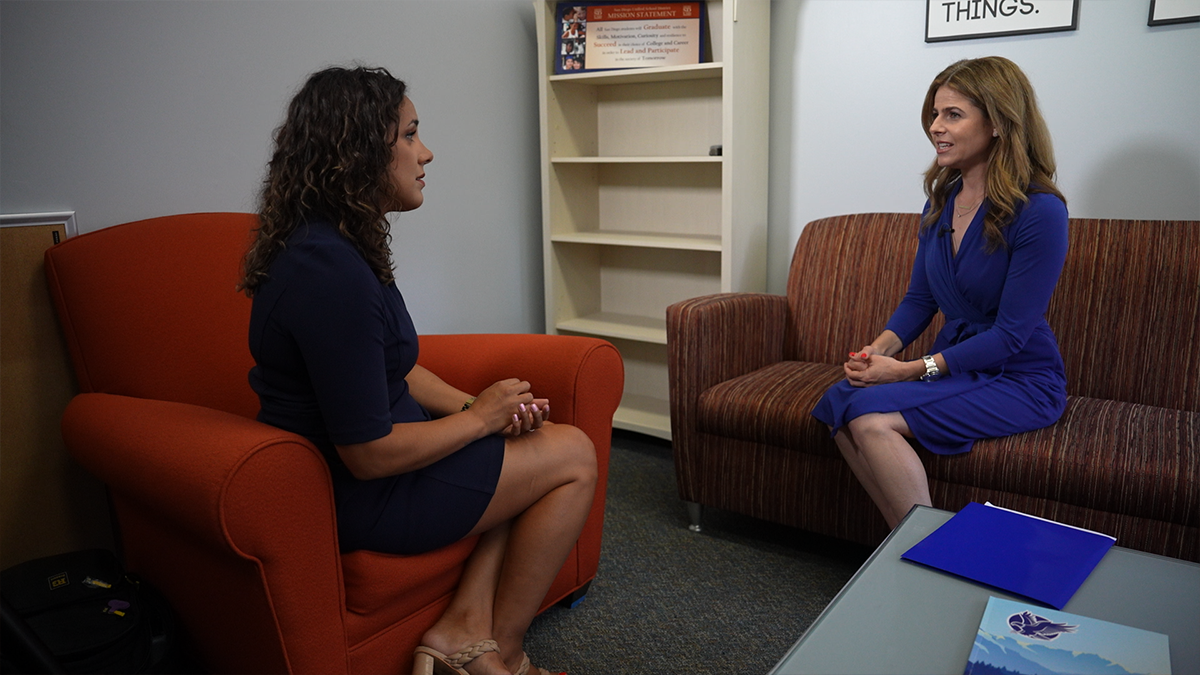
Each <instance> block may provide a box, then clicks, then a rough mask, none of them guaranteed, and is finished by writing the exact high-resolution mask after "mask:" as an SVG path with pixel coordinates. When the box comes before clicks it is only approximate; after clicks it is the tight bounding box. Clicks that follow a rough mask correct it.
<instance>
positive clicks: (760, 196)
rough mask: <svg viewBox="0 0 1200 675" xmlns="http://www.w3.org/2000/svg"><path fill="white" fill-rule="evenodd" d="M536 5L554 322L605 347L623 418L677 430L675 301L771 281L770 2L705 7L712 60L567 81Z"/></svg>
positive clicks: (547, 17) (548, 9)
mask: <svg viewBox="0 0 1200 675" xmlns="http://www.w3.org/2000/svg"><path fill="white" fill-rule="evenodd" d="M534 4H535V7H536V10H537V28H538V63H539V78H538V90H539V96H540V104H541V105H540V121H541V143H542V215H543V219H542V220H543V224H542V228H543V246H544V249H543V250H544V256H545V284H546V329H547V332H551V333H569V334H580V335H592V336H598V337H603V338H605V339H609V340H611V341H612V342H613V344H614V345H616V346H617V348H618V349H619V350H620V351H621V355H622V358H623V359H624V361H625V393H624V396H623V398H622V400H621V406H620V408H619V409H618V410H617V414H616V416H615V418H614V424H615V425H616V426H617V427H618V428H623V429H629V430H632V431H638V432H641V433H646V434H651V435H654V436H658V437H661V438H666V439H669V438H670V437H671V428H670V415H669V405H668V394H667V391H668V387H667V368H666V361H667V352H666V341H667V338H666V307H667V306H668V305H670V304H671V303H674V302H677V301H679V300H684V299H687V298H692V297H696V296H699V295H706V294H710V293H720V292H731V291H762V290H765V286H766V239H767V230H766V226H767V153H768V146H767V126H768V116H767V111H768V82H769V71H768V68H769V58H768V56H769V51H770V2H768V1H767V0H724V1H721V0H716V1H710V2H707V3H705V4H706V5H707V10H708V18H709V25H710V29H709V33H710V35H711V40H712V43H711V53H712V62H709V63H701V64H697V65H689V66H673V67H664V68H641V69H630V70H616V71H604V72H597V73H571V74H565V75H555V74H554V57H555V37H556V26H555V24H556V21H555V7H556V5H557V2H556V0H535V3H534ZM715 145H720V146H721V147H722V153H721V155H719V156H713V155H710V153H709V149H710V147H711V146H715Z"/></svg>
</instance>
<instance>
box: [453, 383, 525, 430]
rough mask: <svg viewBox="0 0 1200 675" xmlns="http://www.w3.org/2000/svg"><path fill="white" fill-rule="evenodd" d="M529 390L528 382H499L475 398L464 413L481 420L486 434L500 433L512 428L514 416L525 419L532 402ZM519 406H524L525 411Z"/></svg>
mask: <svg viewBox="0 0 1200 675" xmlns="http://www.w3.org/2000/svg"><path fill="white" fill-rule="evenodd" d="M529 389H530V385H529V383H528V382H526V381H524V380H519V379H517V378H515V377H511V378H509V379H507V380H501V381H499V382H497V383H495V384H493V385H492V386H490V387H488V388H487V389H484V390H483V392H482V393H480V394H479V396H476V397H475V402H474V403H472V404H471V407H470V408H468V409H467V410H466V412H467V413H473V414H475V415H476V416H477V417H478V418H479V419H481V420H482V421H483V423H484V428H485V429H486V431H487V433H488V434H498V433H501V432H503V431H506V430H508V429H510V428H511V427H512V426H513V421H514V416H516V418H517V419H518V420H524V419H526V413H527V411H528V410H529V406H530V405H531V404H532V403H533V401H534V398H533V394H531V393H529ZM521 406H525V410H522V409H521ZM539 426H540V425H539Z"/></svg>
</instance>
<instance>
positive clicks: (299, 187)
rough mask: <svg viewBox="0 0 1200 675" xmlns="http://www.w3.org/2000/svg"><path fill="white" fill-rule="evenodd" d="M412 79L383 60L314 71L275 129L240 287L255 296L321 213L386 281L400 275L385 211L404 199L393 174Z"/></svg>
mask: <svg viewBox="0 0 1200 675" xmlns="http://www.w3.org/2000/svg"><path fill="white" fill-rule="evenodd" d="M406 88H407V87H406V85H405V84H404V82H402V81H400V80H398V79H396V78H395V77H392V75H391V73H389V72H388V71H387V70H385V69H383V68H366V67H361V66H360V67H356V68H338V67H335V68H327V69H325V70H322V71H319V72H317V73H314V74H313V75H312V76H310V77H309V78H308V81H307V82H305V83H304V86H303V87H301V88H300V91H299V92H297V93H296V95H295V97H293V98H292V101H291V103H290V104H289V105H288V110H287V118H286V119H285V120H284V122H283V124H282V125H281V126H280V127H279V128H278V129H276V130H275V149H274V152H273V153H272V155H271V161H270V163H269V164H268V165H267V166H268V169H267V177H266V179H265V180H264V181H263V188H262V193H261V194H260V196H259V204H258V216H259V227H258V228H257V229H256V230H255V236H254V242H253V243H252V244H251V245H250V249H249V250H248V251H247V252H246V256H245V259H244V261H243V277H242V282H241V283H240V284H239V286H238V288H239V289H241V290H242V291H244V292H245V293H246V295H248V296H251V297H253V295H254V293H255V291H256V290H257V289H258V287H259V286H260V285H261V284H262V283H263V282H264V281H266V279H267V270H268V269H269V267H270V265H271V261H272V260H274V258H275V256H276V255H277V254H278V253H279V251H281V250H282V249H283V248H284V247H285V246H286V240H287V238H288V236H289V235H291V233H292V232H293V231H294V230H295V229H296V227H297V226H298V225H300V224H301V223H303V222H306V221H307V220H309V219H311V218H314V217H318V218H327V219H329V220H330V221H331V222H333V223H334V224H336V226H337V228H338V231H339V232H340V233H341V234H342V236H344V237H346V239H348V240H349V241H350V242H352V243H353V244H354V246H355V247H356V248H357V249H358V250H359V252H360V253H362V256H363V258H364V259H365V260H366V262H367V264H368V265H370V267H371V270H372V271H373V272H374V273H375V276H376V277H377V278H378V279H379V281H380V283H388V282H390V281H392V280H393V275H392V254H391V246H390V241H391V234H390V231H389V226H388V222H387V220H386V218H385V217H384V214H385V213H387V211H389V210H391V209H390V208H389V207H390V206H391V205H393V204H396V203H397V202H398V197H397V194H396V188H395V186H394V185H393V184H392V181H391V180H390V179H389V175H388V167H389V165H390V164H391V161H392V145H394V144H395V142H396V140H397V137H398V135H399V125H400V106H401V104H402V103H403V102H404V96H405V90H406Z"/></svg>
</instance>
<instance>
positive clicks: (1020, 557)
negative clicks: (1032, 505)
mask: <svg viewBox="0 0 1200 675" xmlns="http://www.w3.org/2000/svg"><path fill="white" fill-rule="evenodd" d="M1114 543H1116V539H1115V538H1113V537H1110V536H1108V535H1105V534H1099V533H1097V532H1091V531H1088V530H1082V529H1079V528H1076V527H1071V526H1069V525H1063V524H1061V523H1055V522H1053V521H1049V520H1043V519H1041V518H1036V517H1034V516H1030V515H1026V514H1024V513H1018V512H1016V511H1010V510H1008V509H1002V508H999V507H995V506H992V505H990V504H988V505H984V504H978V503H975V502H971V503H970V504H967V505H966V506H965V507H964V508H963V510H961V511H959V512H958V513H957V514H956V515H955V516H954V517H952V518H951V519H950V520H948V521H946V523H945V524H943V525H942V526H941V527H939V528H938V529H936V530H934V531H933V532H931V533H930V534H929V536H927V537H925V538H924V539H922V540H921V541H920V542H918V543H917V545H916V546H913V547H912V548H910V549H908V550H907V551H905V552H904V553H903V554H902V555H901V556H900V557H901V558H904V559H906V560H911V561H913V562H916V563H920V564H922V565H928V566H930V567H935V568H937V569H940V570H945V571H946V572H950V573H952V574H957V575H958V576H961V577H966V578H967V579H972V580H974V581H978V582H981V583H984V584H988V585H989V586H995V587H996V588H999V589H1001V590H1005V591H1008V592H1010V593H1015V594H1017V595H1023V596H1025V597H1027V598H1031V599H1033V600H1037V601H1038V602H1044V603H1046V604H1048V605H1050V606H1051V607H1054V608H1055V609H1062V608H1063V607H1064V606H1066V604H1067V601H1068V600H1070V599H1071V596H1072V595H1074V594H1075V591H1077V590H1079V586H1080V585H1081V584H1083V581H1084V579H1087V577H1088V575H1089V574H1091V573H1092V570H1093V569H1094V568H1095V567H1096V564H1097V563H1099V562H1100V559H1101V558H1103V557H1104V554H1105V553H1107V552H1108V549H1110V548H1112V545H1113V544H1114Z"/></svg>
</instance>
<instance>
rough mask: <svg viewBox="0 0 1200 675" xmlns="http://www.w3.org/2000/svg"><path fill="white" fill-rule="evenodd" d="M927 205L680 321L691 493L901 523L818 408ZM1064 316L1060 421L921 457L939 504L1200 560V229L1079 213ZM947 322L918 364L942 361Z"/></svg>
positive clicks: (908, 258)
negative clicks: (1031, 517)
mask: <svg viewBox="0 0 1200 675" xmlns="http://www.w3.org/2000/svg"><path fill="white" fill-rule="evenodd" d="M917 227H918V216H917V215H916V214H856V215H850V216H841V217H836V218H826V219H823V220H818V221H815V222H813V223H810V224H809V225H808V226H807V227H806V228H805V229H804V232H803V233H802V234H801V236H800V240H799V242H798V243H797V244H796V251H795V255H794V257H793V259H792V267H791V273H790V275H789V278H788V285H787V296H786V297H783V296H776V295H767V294H754V293H733V294H721V295H712V296H706V297H701V298H695V299H692V300H686V301H684V302H680V303H677V304H675V305H672V306H671V307H670V308H668V310H667V343H668V352H669V372H670V383H671V384H670V386H671V390H670V392H671V425H672V434H673V444H674V453H675V467H676V473H677V479H678V483H679V495H680V497H681V498H682V499H683V500H684V501H685V502H687V503H688V504H689V507H690V508H689V510H690V511H691V513H692V518H693V521H694V522H695V524H696V525H698V524H699V515H700V506H698V505H705V506H711V507H716V508H720V509H725V510H729V511H734V512H737V513H742V514H747V515H751V516H754V517H757V518H762V519H765V520H769V521H773V522H777V523H783V524H787V525H792V526H795V527H799V528H803V529H805V530H810V531H813V532H818V533H821V534H826V535H831V536H834V537H838V538H842V539H848V540H852V541H857V542H861V543H864V544H870V545H874V544H876V543H878V542H879V541H881V540H882V539H883V537H884V536H885V535H886V534H887V526H886V525H885V523H884V521H883V518H882V517H881V516H880V515H879V513H878V512H877V511H876V509H875V507H874V506H873V505H872V503H871V501H870V499H869V498H868V497H867V494H866V493H865V492H864V491H863V489H862V488H861V487H860V486H859V485H858V483H857V481H856V480H855V478H854V476H853V475H852V474H851V472H850V470H849V468H848V467H847V466H846V464H845V462H844V461H843V460H842V458H841V456H840V455H839V454H838V451H837V448H836V446H835V445H834V443H833V441H832V439H830V437H829V432H828V430H827V429H826V428H825V427H824V425H822V424H820V423H819V422H817V421H816V420H814V419H813V418H812V417H811V416H810V415H809V411H810V410H812V407H813V405H814V404H815V403H816V402H817V400H818V399H819V398H820V396H821V394H822V393H823V392H824V390H825V389H826V388H827V387H828V386H829V385H831V384H833V383H834V382H835V381H837V380H838V379H840V378H841V377H842V370H841V365H840V364H841V363H842V361H843V360H844V358H845V355H846V353H847V352H848V351H849V350H851V349H854V348H856V347H859V346H861V345H862V344H865V343H866V342H867V341H870V340H871V339H873V338H874V337H875V335H877V334H878V332H879V330H880V329H881V328H882V326H883V325H884V324H885V323H886V321H887V318H888V316H889V315H890V313H891V311H892V310H893V309H894V308H895V306H896V305H897V304H898V303H899V301H900V299H901V297H902V296H903V294H904V291H905V288H906V287H907V284H908V276H909V272H910V266H911V264H912V258H913V255H914V254H915V250H916V232H917ZM1047 317H1048V320H1049V322H1050V325H1051V327H1053V329H1054V332H1055V334H1056V335H1057V336H1058V340H1059V344H1060V348H1061V350H1062V353H1063V357H1064V359H1065V361H1066V367H1067V381H1068V393H1069V394H1070V398H1069V402H1068V405H1067V410H1066V412H1065V413H1064V415H1063V417H1062V419H1061V420H1059V422H1058V423H1057V424H1055V425H1053V426H1051V427H1047V428H1045V429H1040V430H1038V431H1033V432H1029V433H1025V434H1020V435H1017V436H1012V437H1009V438H1000V439H989V440H985V441H981V442H979V443H977V444H976V445H975V449H974V450H973V451H972V452H970V453H968V454H966V455H961V456H954V457H940V456H935V455H932V454H931V453H928V452H924V451H922V452H921V453H920V455H921V457H922V459H923V461H924V462H925V467H926V470H927V472H928V474H929V478H930V488H931V493H932V497H933V505H934V506H936V507H939V508H943V509H948V510H958V509H959V508H961V507H962V506H964V505H965V504H966V503H968V502H970V501H977V502H982V501H985V500H988V501H991V502H992V503H995V504H999V505H1001V506H1006V507H1009V508H1014V509H1018V510H1021V511H1024V512H1027V513H1032V514H1035V515H1038V516H1042V517H1046V518H1051V519H1054V520H1058V521H1062V522H1066V523H1070V524H1073V525H1078V526H1081V527H1085V528H1089V529H1094V530H1099V531H1102V532H1108V533H1110V534H1113V535H1114V536H1116V537H1117V543H1118V544H1119V545H1123V546H1128V547H1130V548H1135V549H1140V550H1144V551H1150V552H1154V553H1159V554H1163V555H1168V556H1173V557H1176V558H1183V559H1188V560H1194V561H1200V221H1188V222H1183V221H1131V220H1084V219H1072V220H1071V223H1070V250H1069V252H1068V255H1067V261H1066V266H1065V268H1064V269H1063V273H1062V277H1061V279H1060V281H1059V284H1058V288H1057V290H1056V292H1055V295H1054V298H1053V299H1052V301H1051V303H1050V309H1049V312H1048V315H1047ZM941 323H942V322H941V317H940V316H939V317H937V318H935V320H934V324H933V325H932V326H931V327H930V328H929V329H928V330H927V331H926V333H925V334H924V335H923V336H922V337H921V339H919V340H918V341H917V342H916V343H915V344H913V345H911V346H910V347H909V348H908V349H907V350H906V351H905V352H903V353H902V355H901V357H902V358H904V357H906V358H917V357H919V356H920V355H921V354H923V353H925V350H926V349H927V348H928V347H929V346H930V344H931V343H932V340H933V336H934V334H935V333H936V331H937V330H938V328H939V327H940V326H941Z"/></svg>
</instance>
